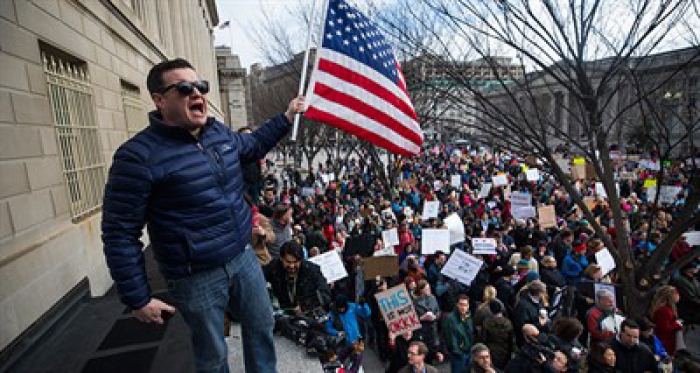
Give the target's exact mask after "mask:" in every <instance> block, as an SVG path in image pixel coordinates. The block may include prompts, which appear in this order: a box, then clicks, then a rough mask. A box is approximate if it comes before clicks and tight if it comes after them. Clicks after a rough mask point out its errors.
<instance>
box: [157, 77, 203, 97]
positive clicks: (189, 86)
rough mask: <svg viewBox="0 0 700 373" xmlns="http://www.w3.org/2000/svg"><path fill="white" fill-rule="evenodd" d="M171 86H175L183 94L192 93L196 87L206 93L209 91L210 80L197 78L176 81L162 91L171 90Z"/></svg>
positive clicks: (163, 92) (162, 92) (200, 91)
mask: <svg viewBox="0 0 700 373" xmlns="http://www.w3.org/2000/svg"><path fill="white" fill-rule="evenodd" d="M171 88H175V89H176V90H177V91H178V92H179V93H180V94H181V95H183V96H189V95H191V94H192V92H193V91H194V89H195V88H197V90H198V91H199V93H201V94H203V95H206V94H207V93H209V82H208V81H206V80H197V81H194V82H180V83H175V84H171V85H169V86H167V87H165V88H163V89H162V90H161V91H160V93H161V94H165V92H167V91H169V90H170V89H171Z"/></svg>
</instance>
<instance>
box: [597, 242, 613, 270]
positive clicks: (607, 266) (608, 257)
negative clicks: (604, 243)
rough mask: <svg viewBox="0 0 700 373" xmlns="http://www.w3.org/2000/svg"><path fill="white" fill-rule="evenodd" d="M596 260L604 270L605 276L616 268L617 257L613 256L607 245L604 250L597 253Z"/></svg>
mask: <svg viewBox="0 0 700 373" xmlns="http://www.w3.org/2000/svg"><path fill="white" fill-rule="evenodd" d="M595 260H596V262H598V265H599V266H600V267H601V270H602V271H603V276H605V275H607V274H608V273H610V271H612V270H613V269H615V259H614V258H613V256H612V254H610V250H608V249H607V248H605V247H604V248H603V249H602V250H600V251H598V252H597V253H595Z"/></svg>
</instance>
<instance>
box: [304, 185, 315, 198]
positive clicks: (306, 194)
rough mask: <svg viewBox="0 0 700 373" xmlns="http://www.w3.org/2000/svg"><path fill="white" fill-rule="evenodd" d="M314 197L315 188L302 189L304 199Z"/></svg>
mask: <svg viewBox="0 0 700 373" xmlns="http://www.w3.org/2000/svg"><path fill="white" fill-rule="evenodd" d="M313 195H314V188H309V187H304V188H301V196H302V197H311V196H313Z"/></svg>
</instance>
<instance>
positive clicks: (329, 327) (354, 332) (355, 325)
mask: <svg viewBox="0 0 700 373" xmlns="http://www.w3.org/2000/svg"><path fill="white" fill-rule="evenodd" d="M371 315H372V311H371V310H370V309H369V305H367V304H362V305H360V304H357V303H353V302H348V309H347V310H346V311H345V313H338V312H337V311H331V312H330V313H329V314H328V316H329V317H328V321H326V333H328V334H330V335H332V336H337V335H338V332H340V331H342V332H345V343H346V344H347V345H351V344H353V343H355V342H357V341H358V340H359V339H360V338H361V337H362V334H361V332H360V325H359V322H358V319H357V318H358V317H361V318H363V319H369V317H370V316H371ZM336 320H339V321H340V323H341V324H342V325H343V330H338V329H336V328H335V326H334V323H335V322H336Z"/></svg>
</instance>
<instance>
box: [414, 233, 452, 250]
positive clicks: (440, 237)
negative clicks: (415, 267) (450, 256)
mask: <svg viewBox="0 0 700 373" xmlns="http://www.w3.org/2000/svg"><path fill="white" fill-rule="evenodd" d="M420 247H421V250H420V252H421V254H423V255H430V254H435V252H436V251H442V252H443V253H448V252H450V231H449V230H447V229H423V232H422V237H421V245H420Z"/></svg>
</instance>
